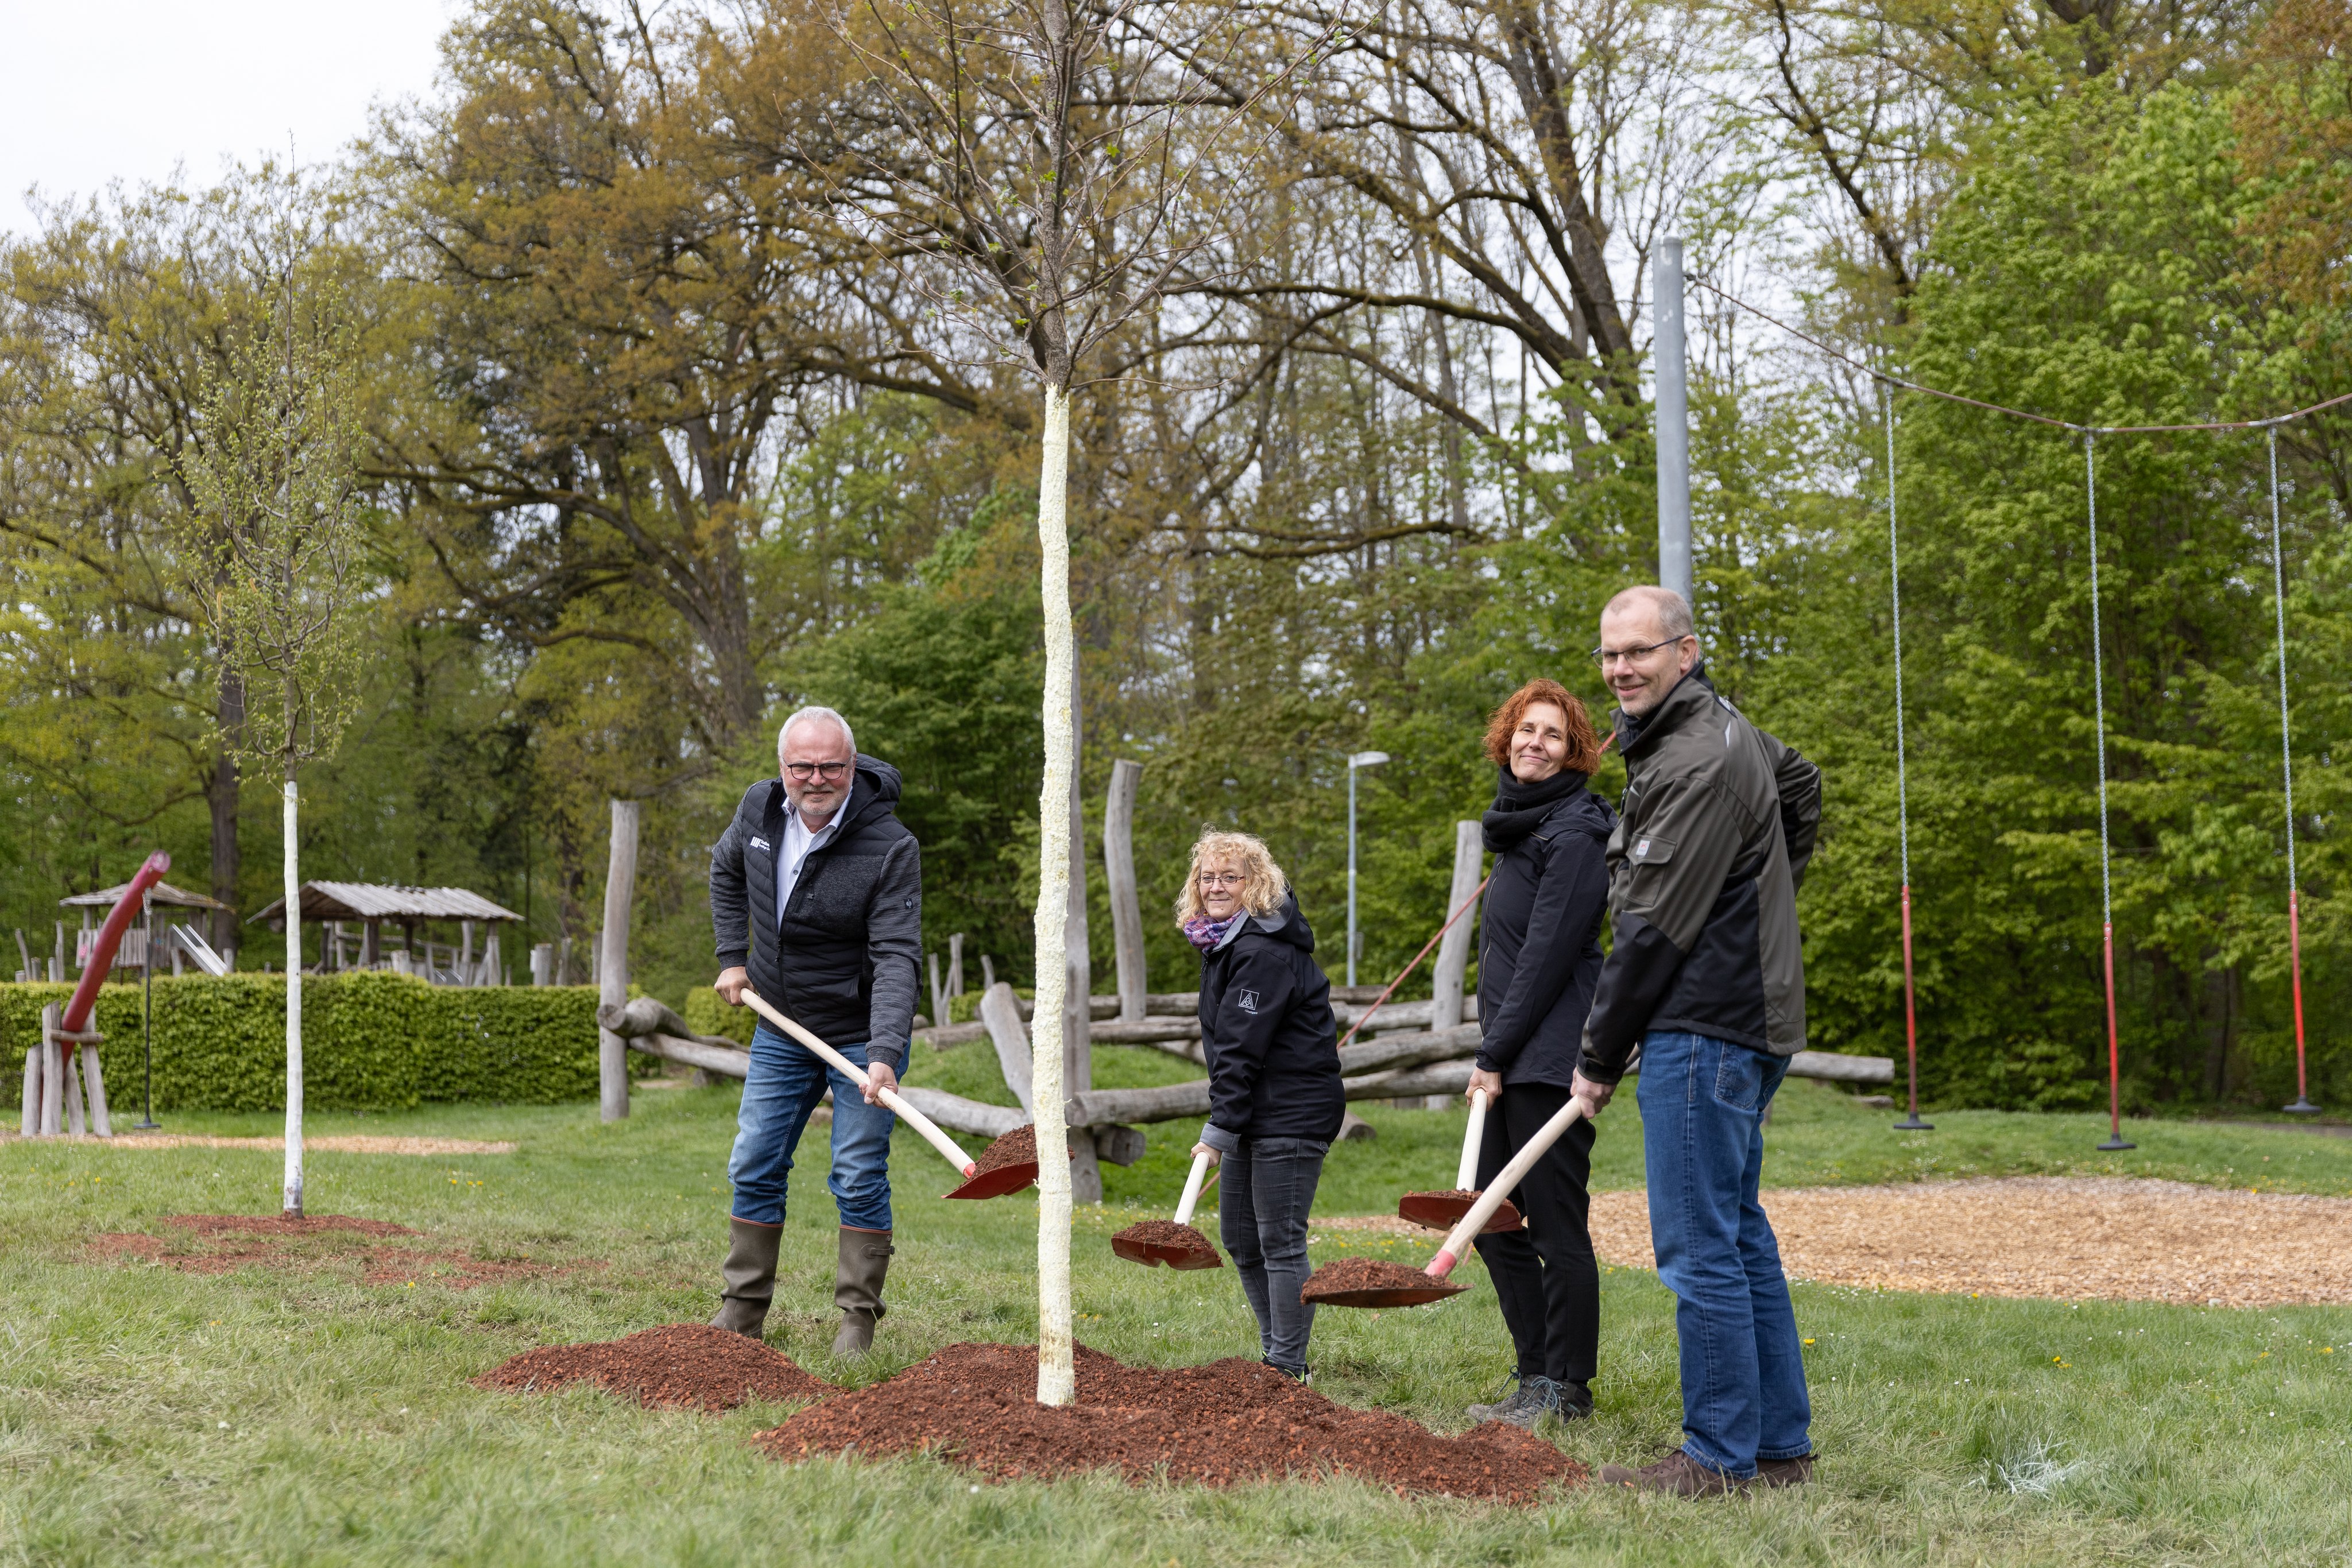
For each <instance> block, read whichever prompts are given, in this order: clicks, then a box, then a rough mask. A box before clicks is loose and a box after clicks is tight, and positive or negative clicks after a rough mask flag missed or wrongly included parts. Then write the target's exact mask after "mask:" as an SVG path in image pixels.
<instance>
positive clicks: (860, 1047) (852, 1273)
mask: <svg viewBox="0 0 2352 1568" xmlns="http://www.w3.org/2000/svg"><path fill="white" fill-rule="evenodd" d="M776 767H777V777H776V778H774V779H763V780H761V782H759V783H757V784H754V785H752V786H751V789H749V790H748V791H746V792H745V794H744V796H743V800H742V804H741V805H740V806H738V807H737V808H736V811H735V820H734V821H733V822H732V823H730V825H729V826H728V829H727V831H726V833H725V835H724V836H722V837H721V838H720V839H719V842H718V843H717V844H716V845H714V846H713V847H712V849H711V852H710V920H711V925H712V926H713V927H714V929H715V930H716V931H717V933H718V939H719V963H720V965H721V966H722V967H721V968H720V970H719V979H718V982H717V985H718V988H719V995H720V996H722V997H724V998H727V1000H728V1002H729V1003H730V1005H732V1006H735V1007H740V1006H742V1005H743V992H744V990H745V988H747V987H748V988H751V989H753V990H756V991H757V992H758V993H759V994H760V996H761V998H763V999H765V1000H766V1001H767V1002H768V1003H769V1004H770V1005H771V1006H772V1007H774V1008H776V1009H779V1010H780V1011H782V1012H783V1013H784V1014H785V1015H786V1016H787V1017H789V1018H792V1019H794V1020H795V1021H796V1022H798V1023H800V1024H802V1025H803V1026H804V1027H806V1028H807V1029H808V1030H810V1031H811V1032H813V1033H814V1034H815V1035H817V1036H818V1037H819V1038H821V1039H823V1040H825V1041H826V1042H827V1043H829V1044H831V1045H832V1046H833V1047H834V1048H835V1050H837V1051H840V1052H841V1053H842V1054H843V1055H844V1056H845V1057H847V1058H849V1060H850V1061H854V1062H856V1063H857V1064H858V1065H859V1066H861V1067H863V1068H865V1069H866V1084H865V1086H864V1088H863V1089H862V1090H861V1089H860V1086H859V1085H857V1084H856V1083H854V1082H851V1081H850V1080H849V1079H847V1078H845V1077H844V1076H842V1075H841V1074H840V1073H839V1072H837V1071H834V1070H833V1069H832V1068H829V1067H827V1066H826V1065H825V1064H824V1062H823V1061H819V1060H818V1059H817V1057H816V1055H815V1054H814V1052H812V1051H808V1050H806V1049H804V1048H803V1047H802V1046H801V1045H799V1044H797V1043H796V1042H794V1041H793V1040H790V1039H788V1038H786V1037H785V1036H784V1035H782V1034H781V1033H779V1032H778V1031H776V1030H773V1029H772V1028H771V1027H770V1026H769V1025H768V1023H767V1022H766V1021H765V1020H764V1019H763V1020H761V1023H760V1026H759V1027H758V1028H757V1029H756V1030H753V1031H752V1034H751V1077H750V1080H749V1081H748V1082H745V1084H744V1085H743V1103H742V1108H741V1110H740V1112H739V1113H738V1114H737V1119H736V1134H735V1149H734V1153H733V1154H732V1155H730V1157H729V1159H728V1162H727V1176H728V1180H729V1181H730V1183H731V1184H732V1186H733V1189H734V1197H733V1201H732V1206H731V1218H730V1222H729V1228H730V1244H729V1248H728V1253H727V1261H726V1264H725V1265H724V1267H723V1268H722V1269H721V1270H720V1274H721V1277H722V1279H723V1280H724V1281H725V1285H724V1289H723V1290H722V1291H721V1293H720V1299H719V1315H718V1316H717V1317H715V1318H713V1319H711V1322H713V1323H714V1324H715V1325H717V1326H718V1327H719V1328H723V1329H732V1330H733V1331H735V1332H736V1333H741V1334H748V1335H750V1336H751V1337H752V1338H754V1339H757V1338H759V1337H761V1331H762V1329H763V1327H764V1325H765V1324H766V1322H767V1317H768V1306H769V1303H770V1301H772V1299H773V1297H774V1295H775V1286H776V1256H777V1251H778V1248H779V1244H780V1242H781V1240H782V1231H783V1224H784V1195H785V1186H786V1183H787V1180H788V1178H789V1177H790V1176H791V1174H792V1168H793V1150H794V1149H795V1148H796V1147H798V1145H799V1144H800V1139H801V1132H802V1130H803V1128H805V1127H806V1126H807V1125H808V1119H809V1116H810V1114H811V1113H813V1112H814V1111H815V1109H816V1107H817V1103H818V1102H819V1101H820V1100H822V1099H824V1092H825V1091H826V1090H827V1089H831V1090H832V1091H833V1174H832V1176H831V1178H830V1179H829V1181H828V1182H827V1184H826V1185H827V1186H828V1187H829V1188H830V1189H831V1191H832V1193H833V1200H834V1203H835V1207H837V1208H838V1209H839V1211H840V1218H841V1234H840V1239H839V1260H838V1264H837V1267H836V1270H835V1283H834V1292H833V1299H834V1301H835V1304H836V1305H837V1306H839V1307H840V1308H841V1312H842V1319H841V1329H840V1332H839V1333H838V1334H836V1335H835V1339H834V1342H833V1348H834V1353H835V1354H837V1355H860V1354H865V1353H866V1351H867V1350H869V1349H870V1348H872V1346H873V1343H874V1326H875V1324H876V1323H877V1322H879V1321H880V1319H881V1317H882V1314H883V1312H884V1310H885V1309H884V1307H883V1305H882V1281H883V1278H884V1276H885V1275H886V1274H887V1273H888V1271H889V1268H890V1258H891V1252H892V1249H891V1218H890V1126H891V1123H892V1121H893V1120H894V1118H893V1117H892V1115H891V1113H890V1112H889V1111H888V1110H887V1108H885V1107H884V1106H883V1105H882V1104H880V1103H878V1102H877V1095H878V1094H880V1092H882V1091H883V1090H885V1089H888V1088H892V1087H894V1086H895V1085H896V1084H897V1083H898V1065H899V1063H900V1062H901V1061H903V1060H904V1059H905V1056H906V1052H907V1045H908V1039H909V1037H910V1035H911V1033H912V1030H913V1026H914V1019H915V995H916V972H917V971H916V966H917V960H918V957H919V955H920V954H921V952H922V927H923V876H922V856H921V851H920V849H919V847H918V845H917V844H916V842H915V835H914V834H913V833H911V832H909V831H907V829H906V827H905V826H904V825H903V824H902V823H900V822H899V821H898V817H897V816H896V815H895V814H894V811H895V810H896V808H897V806H898V769H897V768H893V767H891V766H890V765H889V764H888V763H887V762H882V761H877V759H876V758H871V757H862V756H860V755H858V752H857V743H856V740H855V739H854V738H853V737H851V735H850V733H849V722H848V721H847V720H846V719H845V718H843V717H842V716H840V715H839V714H837V713H835V712H834V711H833V710H832V709H831V708H825V707H804V708H802V709H801V710H800V711H799V712H797V713H795V714H793V716H791V717H790V718H788V719H786V720H785V721H784V727H783V728H782V730H780V731H779V732H777V736H776Z"/></svg>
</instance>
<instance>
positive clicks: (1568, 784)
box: [1479, 768, 1590, 854]
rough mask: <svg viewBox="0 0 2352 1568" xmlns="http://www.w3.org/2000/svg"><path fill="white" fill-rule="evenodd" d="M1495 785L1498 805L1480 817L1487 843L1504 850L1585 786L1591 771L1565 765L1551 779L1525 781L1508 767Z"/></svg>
mask: <svg viewBox="0 0 2352 1568" xmlns="http://www.w3.org/2000/svg"><path fill="white" fill-rule="evenodd" d="M1501 771H1502V775H1503V776H1502V779H1501V780H1500V781H1499V782H1498V783H1496V786H1495V806H1494V809H1493V810H1490V811H1488V812H1487V813H1486V815H1485V816H1484V817H1482V818H1480V819H1479V826H1480V827H1481V828H1482V829H1483V830H1484V834H1483V836H1484V837H1485V839H1486V847H1487V848H1488V849H1490V850H1492V851H1494V852H1496V854H1500V853H1502V852H1504V851H1505V850H1507V849H1509V848H1510V847H1511V846H1512V845H1513V844H1516V843H1517V842H1518V841H1520V840H1521V839H1524V838H1526V837H1527V836H1528V834H1529V833H1532V832H1534V831H1536V826H1537V824H1538V823H1539V822H1541V821H1543V820H1544V819H1545V818H1546V817H1549V816H1550V815H1551V813H1552V808H1553V807H1555V806H1557V805H1559V803H1560V802H1561V801H1562V800H1566V799H1568V798H1569V797H1570V795H1573V794H1575V793H1576V792H1577V791H1578V790H1580V789H1583V788H1584V786H1585V782H1586V780H1587V779H1588V778H1589V777H1590V775H1587V774H1583V773H1579V772H1577V771H1576V770H1575V769H1574V768H1561V769H1560V770H1559V772H1557V773H1555V774H1553V775H1552V776H1551V777H1550V778H1549V779H1537V780H1536V781H1535V782H1534V783H1532V784H1528V783H1523V782H1521V781H1520V780H1519V779H1517V777H1515V776H1514V775H1513V774H1512V772H1511V770H1510V769H1509V768H1503V769H1502V770H1501Z"/></svg>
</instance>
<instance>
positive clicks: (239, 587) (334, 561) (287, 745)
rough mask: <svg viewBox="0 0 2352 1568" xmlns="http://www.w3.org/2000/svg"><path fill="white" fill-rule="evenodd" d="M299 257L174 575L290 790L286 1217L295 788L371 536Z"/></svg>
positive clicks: (354, 430)
mask: <svg viewBox="0 0 2352 1568" xmlns="http://www.w3.org/2000/svg"><path fill="white" fill-rule="evenodd" d="M300 259H301V257H300V255H299V251H292V250H290V249H289V253H288V255H287V258H286V261H285V265H284V271H283V273H282V274H281V276H280V277H278V279H276V280H275V281H276V284H277V287H276V288H275V289H274V290H273V292H274V293H275V295H276V300H275V308H273V310H272V311H271V312H270V314H269V315H268V317H267V318H265V319H262V320H260V321H257V322H256V323H255V324H254V325H252V326H251V327H249V328H247V329H244V330H242V331H240V332H238V333H237V334H236V335H235V337H234V338H233V340H232V341H231V344H230V347H229V351H228V354H227V368H226V370H225V371H222V372H221V373H219V374H217V375H215V376H213V377H212V378H210V380H209V383H208V384H207V385H206V386H205V396H204V400H203V405H202V416H203V420H204V423H205V434H206V440H205V443H204V444H203V445H202V447H201V448H200V449H199V452H198V455H195V456H194V458H193V459H192V460H191V461H190V463H189V464H188V467H187V473H186V475H185V477H186V480H187V483H188V486H189V487H190V489H191V491H192V492H193V493H194V496H195V497H197V499H198V502H199V503H200V506H199V517H197V518H196V519H194V520H192V521H191V522H190V524H189V526H187V527H186V528H183V529H182V530H181V531H180V538H179V539H178V541H177V542H178V559H177V560H176V562H175V563H174V564H175V568H176V570H177V574H178V575H179V577H180V579H181V580H182V582H183V584H184V587H185V589H186V591H187V593H188V595H189V597H190V598H191V599H192V600H193V601H194V602H195V603H196V605H197V606H198V607H199V609H200V612H201V613H202V615H203V616H204V618H205V621H206V622H208V623H209V625H210V628H211V631H212V632H213V638H214V645H215V647H216V648H217V649H219V650H220V653H221V657H222V659H223V661H224V663H225V664H230V665H232V666H233V667H234V669H235V670H236V673H237V674H239V675H240V676H241V677H242V679H243V681H244V685H245V692H246V698H247V708H246V722H245V724H244V727H243V728H242V730H241V731H240V732H239V733H238V734H236V735H235V736H233V737H228V738H230V739H231V740H233V741H235V742H236V744H237V745H239V746H240V747H242V748H243V750H244V751H245V753H246V754H247V756H248V757H250V758H252V759H253V760H254V761H256V762H262V763H268V764H269V765H270V766H271V767H272V768H274V769H275V770H276V772H277V773H278V778H279V779H280V781H281V783H282V785H283V787H284V801H285V821H284V830H285V849H286V857H285V858H286V937H287V940H286V1173H285V1195H284V1196H285V1212H286V1213H287V1214H289V1215H290V1216H296V1217H299V1215H300V1214H301V1212H302V946H301V944H302V925H301V885H302V883H301V875H300V872H299V867H298V865H297V849H298V847H299V843H300V838H299V821H298V808H299V796H298V793H297V789H296V785H297V781H298V779H299V775H300V772H301V769H302V766H303V764H305V763H307V762H312V761H316V760H318V759H320V758H325V757H329V756H331V755H332V754H333V753H334V750H335V747H336V745H337V743H338V742H339V741H340V740H341V737H342V731H343V727H344V726H345V725H346V724H347V723H348V722H349V721H350V719H351V716H352V706H353V704H354V700H355V695H356V691H357V686H358V681H357V676H358V674H359V653H360V650H359V645H358V643H357V640H356V638H355V636H354V631H355V628H354V625H353V617H352V613H351V611H352V601H354V599H355V598H357V597H358V595H359V593H360V592H361V591H362V587H363V584H362V577H361V572H360V570H359V546H360V545H361V543H362V531H363V529H364V527H365V522H366V517H365V514H364V512H363V510H362V497H361V495H360V491H359V487H358V455H359V441H360V428H359V423H358V419H357V417H356V410H357V393H356V390H355V387H354V378H353V374H352V361H353V357H354V356H353V344H352V332H351V330H350V329H349V327H348V326H347V325H346V324H345V323H344V321H343V319H342V316H341V296H340V295H339V294H338V293H337V292H336V290H335V289H334V288H333V287H332V286H331V285H321V286H320V287H316V288H310V289H298V283H297V278H298V275H299V272H300V271H301V268H300V267H299V262H300Z"/></svg>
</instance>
